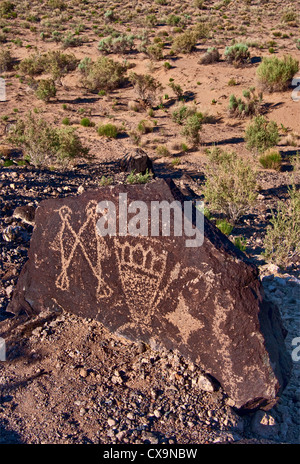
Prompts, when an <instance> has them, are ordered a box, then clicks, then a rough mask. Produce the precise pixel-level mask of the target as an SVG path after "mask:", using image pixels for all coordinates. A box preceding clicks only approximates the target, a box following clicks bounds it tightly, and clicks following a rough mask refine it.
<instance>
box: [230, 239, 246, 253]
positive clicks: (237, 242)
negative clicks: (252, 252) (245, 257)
mask: <svg viewBox="0 0 300 464" xmlns="http://www.w3.org/2000/svg"><path fill="white" fill-rule="evenodd" d="M233 244H234V246H236V247H237V248H238V249H239V250H240V251H243V252H245V251H246V249H247V240H246V239H245V237H234V239H233Z"/></svg>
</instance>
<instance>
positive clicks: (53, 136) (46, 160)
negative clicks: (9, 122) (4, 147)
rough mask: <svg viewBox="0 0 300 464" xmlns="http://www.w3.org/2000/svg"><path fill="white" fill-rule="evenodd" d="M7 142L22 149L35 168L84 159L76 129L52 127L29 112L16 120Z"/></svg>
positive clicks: (86, 153)
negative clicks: (77, 158) (79, 158)
mask: <svg viewBox="0 0 300 464" xmlns="http://www.w3.org/2000/svg"><path fill="white" fill-rule="evenodd" d="M9 142H10V143H12V144H15V145H17V146H18V147H22V149H23V151H24V154H25V155H26V156H27V157H28V158H29V160H30V162H31V163H32V164H34V165H35V166H42V165H52V164H53V163H56V162H58V163H61V162H62V161H67V160H69V159H71V158H75V157H87V156H88V149H87V148H85V147H83V145H82V143H81V141H80V139H79V137H78V136H77V134H76V133H75V129H73V128H71V127H66V128H59V129H57V128H55V127H52V126H51V125H50V124H49V122H48V121H46V120H45V119H42V118H40V119H38V118H36V117H35V116H33V114H32V113H31V112H30V113H29V114H28V115H27V116H25V118H24V119H18V121H17V123H16V124H15V126H14V128H13V130H12V131H11V132H10V134H9Z"/></svg>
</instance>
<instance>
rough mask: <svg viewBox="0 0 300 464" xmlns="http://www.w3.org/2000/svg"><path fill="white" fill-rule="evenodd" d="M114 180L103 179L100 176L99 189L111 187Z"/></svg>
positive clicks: (110, 178) (109, 178) (103, 177)
mask: <svg viewBox="0 0 300 464" xmlns="http://www.w3.org/2000/svg"><path fill="white" fill-rule="evenodd" d="M113 181H114V179H113V178H112V177H105V176H102V177H101V179H100V181H99V185H100V187H107V186H108V185H111V184H112V183H113Z"/></svg>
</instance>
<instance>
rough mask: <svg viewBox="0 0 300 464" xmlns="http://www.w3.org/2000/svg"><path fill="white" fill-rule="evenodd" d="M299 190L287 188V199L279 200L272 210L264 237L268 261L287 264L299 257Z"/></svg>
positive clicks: (281, 264) (265, 254)
mask: <svg viewBox="0 0 300 464" xmlns="http://www.w3.org/2000/svg"><path fill="white" fill-rule="evenodd" d="M299 237H300V190H299V189H298V190H297V188H296V187H295V185H293V186H292V187H291V188H289V198H288V200H287V201H279V202H278V204H277V211H273V214H272V219H271V220H270V225H268V227H267V231H266V235H265V238H264V248H265V251H264V256H265V258H266V260H267V261H268V262H272V263H275V264H276V265H278V266H287V265H288V264H290V263H291V260H292V259H293V258H294V259H296V260H298V261H299V259H300V240H299Z"/></svg>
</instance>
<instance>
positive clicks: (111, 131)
mask: <svg viewBox="0 0 300 464" xmlns="http://www.w3.org/2000/svg"><path fill="white" fill-rule="evenodd" d="M97 132H98V134H99V135H101V136H105V137H109V138H113V139H115V138H116V137H117V135H118V129H117V127H116V126H115V125H114V124H111V123H108V124H102V125H101V126H99V127H98V130H97Z"/></svg>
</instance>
